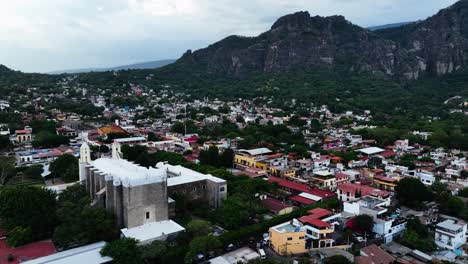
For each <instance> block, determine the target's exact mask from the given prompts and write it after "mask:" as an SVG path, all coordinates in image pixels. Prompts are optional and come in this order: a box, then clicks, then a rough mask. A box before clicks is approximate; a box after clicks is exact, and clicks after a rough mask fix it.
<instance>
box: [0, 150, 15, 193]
mask: <svg viewBox="0 0 468 264" xmlns="http://www.w3.org/2000/svg"><path fill="white" fill-rule="evenodd" d="M15 175H16V169H15V158H14V157H3V156H2V157H0V186H2V185H5V183H6V182H7V181H8V179H9V178H11V177H13V176H15Z"/></svg>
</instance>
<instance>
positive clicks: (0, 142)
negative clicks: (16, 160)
mask: <svg viewBox="0 0 468 264" xmlns="http://www.w3.org/2000/svg"><path fill="white" fill-rule="evenodd" d="M10 149H11V141H10V137H8V136H0V150H2V151H3V150H10Z"/></svg>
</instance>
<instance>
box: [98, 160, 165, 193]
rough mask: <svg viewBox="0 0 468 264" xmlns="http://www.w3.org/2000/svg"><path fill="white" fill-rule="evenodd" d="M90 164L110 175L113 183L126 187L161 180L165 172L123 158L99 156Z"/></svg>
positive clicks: (163, 178)
mask: <svg viewBox="0 0 468 264" xmlns="http://www.w3.org/2000/svg"><path fill="white" fill-rule="evenodd" d="M90 164H91V165H92V166H93V167H94V168H96V169H97V170H99V171H100V172H102V173H104V174H106V175H109V176H112V177H113V180H114V184H116V185H118V184H119V183H122V184H123V185H124V186H126V187H130V186H139V185H144V184H149V183H155V182H162V181H164V180H165V179H166V172H165V171H164V170H162V169H155V168H146V167H142V166H139V165H136V164H134V163H132V162H129V161H127V160H124V159H111V158H100V159H97V160H94V161H91V162H90Z"/></svg>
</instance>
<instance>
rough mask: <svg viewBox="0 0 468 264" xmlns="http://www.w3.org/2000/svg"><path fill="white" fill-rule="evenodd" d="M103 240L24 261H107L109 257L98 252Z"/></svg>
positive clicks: (55, 263) (64, 263) (58, 263)
mask: <svg viewBox="0 0 468 264" xmlns="http://www.w3.org/2000/svg"><path fill="white" fill-rule="evenodd" d="M105 244H106V243H105V242H97V243H94V244H90V245H86V246H82V247H78V248H74V249H70V250H65V251H62V252H57V253H55V254H52V255H49V256H46V257H42V258H37V259H34V260H30V261H26V262H24V263H27V264H46V263H48V264H82V263H89V264H91V263H96V264H100V263H109V262H111V261H112V258H110V257H103V256H101V254H100V253H99V252H100V251H101V249H102V248H103V247H104V245H105Z"/></svg>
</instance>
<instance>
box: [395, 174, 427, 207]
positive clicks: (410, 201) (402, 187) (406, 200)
mask: <svg viewBox="0 0 468 264" xmlns="http://www.w3.org/2000/svg"><path fill="white" fill-rule="evenodd" d="M395 193H396V197H397V199H398V201H399V202H400V203H401V204H402V205H406V206H409V207H412V208H415V207H420V206H421V204H422V202H424V201H430V200H431V199H432V192H431V191H430V190H429V189H428V188H427V187H426V186H425V185H424V184H423V183H422V182H421V181H420V180H419V179H416V178H404V179H402V180H400V181H399V182H398V184H397V186H396V187H395Z"/></svg>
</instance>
